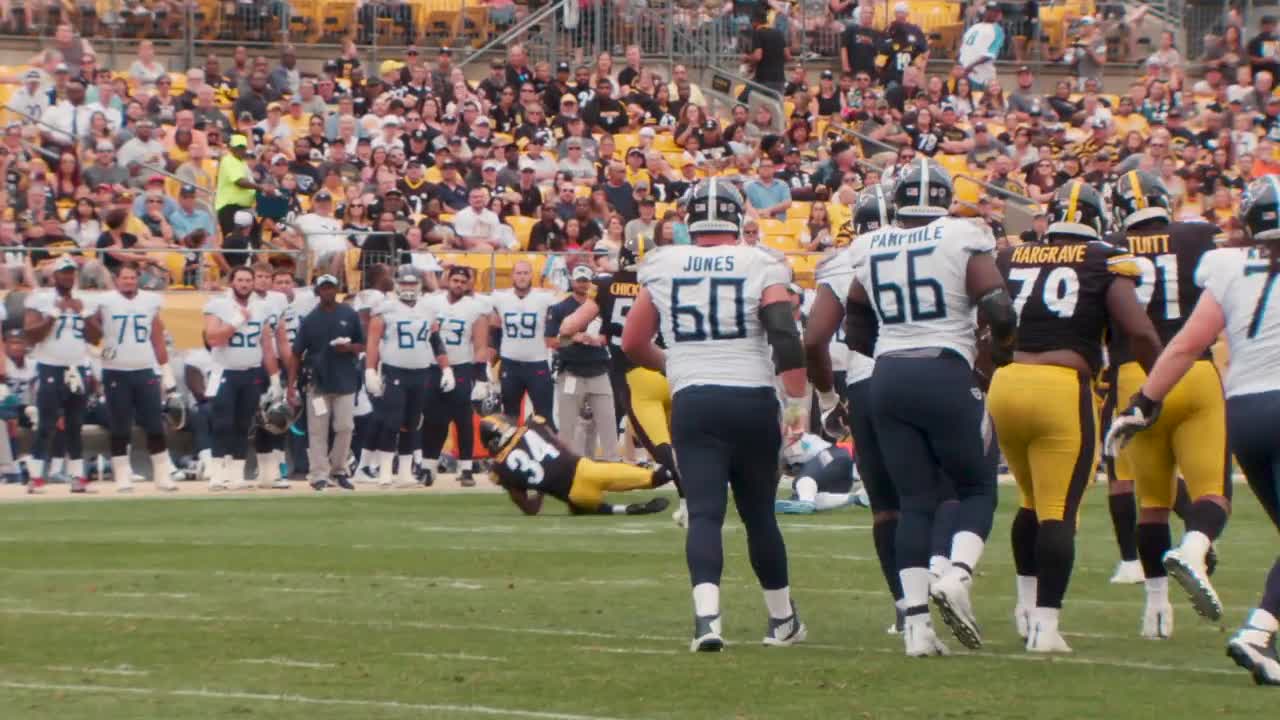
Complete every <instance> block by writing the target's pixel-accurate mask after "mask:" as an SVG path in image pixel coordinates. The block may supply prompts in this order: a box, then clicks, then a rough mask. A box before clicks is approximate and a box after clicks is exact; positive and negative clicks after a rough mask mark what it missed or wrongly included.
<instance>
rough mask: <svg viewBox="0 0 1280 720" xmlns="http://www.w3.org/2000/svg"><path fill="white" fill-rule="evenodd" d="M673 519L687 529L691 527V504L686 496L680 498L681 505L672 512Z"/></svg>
mask: <svg viewBox="0 0 1280 720" xmlns="http://www.w3.org/2000/svg"><path fill="white" fill-rule="evenodd" d="M671 521H672V522H674V523H675V524H676V525H678V526H680V527H682V528H684V529H685V530H688V529H689V504H688V503H687V502H686V501H685V499H684V498H680V507H678V508H676V511H675V512H673V513H671Z"/></svg>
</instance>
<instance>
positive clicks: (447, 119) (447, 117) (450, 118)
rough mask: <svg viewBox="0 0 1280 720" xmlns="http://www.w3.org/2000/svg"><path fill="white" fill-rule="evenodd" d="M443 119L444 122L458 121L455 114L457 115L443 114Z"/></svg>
mask: <svg viewBox="0 0 1280 720" xmlns="http://www.w3.org/2000/svg"><path fill="white" fill-rule="evenodd" d="M444 121H445V122H447V123H456V122H458V116H457V115H445V116H444Z"/></svg>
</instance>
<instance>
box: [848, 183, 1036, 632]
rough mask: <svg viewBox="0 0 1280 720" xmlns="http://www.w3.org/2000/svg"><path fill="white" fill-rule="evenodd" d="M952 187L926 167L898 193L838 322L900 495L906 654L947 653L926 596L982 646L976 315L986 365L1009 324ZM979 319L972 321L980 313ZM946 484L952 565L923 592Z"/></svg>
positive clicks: (983, 462)
mask: <svg viewBox="0 0 1280 720" xmlns="http://www.w3.org/2000/svg"><path fill="white" fill-rule="evenodd" d="M953 196H954V193H953V189H952V185H951V177H950V176H949V175H948V174H947V172H946V171H945V170H943V169H942V168H941V167H940V166H937V165H934V164H932V163H930V162H929V161H928V159H927V158H920V160H919V161H918V162H913V163H912V164H911V166H910V167H908V168H906V169H904V170H903V172H902V174H901V176H900V177H899V179H898V183H897V185H896V186H895V188H894V191H893V204H894V208H895V212H896V213H897V221H898V224H899V225H900V226H901V227H888V228H882V229H880V230H877V231H875V232H873V233H871V234H870V235H869V236H867V239H866V240H865V243H866V248H865V252H866V255H865V260H864V261H863V262H861V263H860V264H859V265H858V266H857V267H856V268H854V278H853V281H852V282H851V283H850V286H849V300H848V306H847V314H846V318H845V321H846V325H847V328H848V337H849V346H850V347H851V348H853V349H854V350H856V351H858V352H860V353H862V354H864V355H871V356H873V357H874V358H875V369H874V370H873V371H872V374H871V387H870V390H871V392H870V402H871V412H872V419H873V420H872V421H873V424H874V425H875V431H876V437H877V440H878V444H879V447H880V450H881V454H882V456H883V458H884V462H885V467H886V469H887V470H888V471H889V477H890V479H891V481H892V483H893V487H894V489H895V490H896V491H897V493H898V504H899V519H898V528H897V532H896V536H895V539H894V540H895V543H896V554H897V558H898V575H899V577H900V578H901V580H902V592H903V604H904V605H905V608H904V610H905V613H906V618H905V621H904V627H903V633H902V635H903V642H904V646H905V650H906V654H907V655H908V656H911V657H923V656H928V655H939V654H945V653H946V652H947V648H946V646H945V645H943V644H942V642H941V641H940V640H939V639H938V636H937V634H936V633H935V632H934V629H933V624H932V622H931V620H930V618H929V599H930V597H932V598H933V601H934V602H935V604H937V606H938V610H939V612H940V613H941V615H942V618H943V620H944V621H945V622H946V623H947V625H948V626H950V627H951V630H952V632H953V633H954V634H955V636H956V638H957V639H958V640H960V642H961V643H963V644H964V645H965V646H966V647H970V648H977V647H980V646H981V644H982V635H981V632H980V631H979V628H978V624H977V619H976V617H975V615H974V612H973V608H972V603H971V599H970V596H969V589H970V587H971V585H972V582H973V572H974V569H975V567H976V565H977V563H978V560H979V559H980V558H981V557H982V551H983V548H984V545H985V543H986V539H987V535H988V534H989V533H990V532H991V522H992V518H993V515H994V514H995V506H996V477H995V467H994V466H992V465H991V464H990V463H989V462H988V460H987V458H988V455H989V446H990V432H989V424H988V420H987V417H986V410H985V407H984V405H983V396H982V391H981V390H980V389H979V388H978V386H977V385H976V384H975V381H974V373H973V363H974V360H975V358H976V357H977V354H978V342H977V318H978V316H979V314H980V315H981V317H982V319H983V320H984V321H985V323H986V324H987V325H988V326H989V327H990V329H991V335H992V344H993V347H992V354H993V356H994V357H996V358H1003V359H1007V355H1008V353H1009V350H1010V349H1011V346H1012V343H1013V338H1014V333H1015V323H1016V319H1015V317H1014V312H1013V302H1012V300H1011V299H1010V297H1009V294H1008V292H1007V291H1006V290H1005V286H1004V281H1003V279H1002V278H1001V277H1000V272H999V270H997V269H996V265H995V259H994V258H993V257H992V252H993V251H994V250H995V238H994V237H993V236H992V234H991V231H990V230H989V229H988V228H987V227H986V226H985V225H978V224H976V223H973V222H970V221H968V220H960V219H952V218H948V217H946V215H947V212H948V208H949V207H950V206H951V201H952V198H953ZM975 311H977V312H975ZM947 478H951V480H952V481H954V486H955V487H954V490H955V494H956V498H957V500H958V501H959V504H958V505H956V506H954V521H953V523H952V527H951V529H949V530H948V533H947V534H949V535H951V536H952V538H953V539H952V542H951V551H950V556H949V560H950V567H949V568H947V569H946V571H945V573H944V574H942V576H941V577H939V578H937V579H936V580H933V581H932V582H931V581H930V573H929V558H930V544H931V542H930V541H931V537H932V535H933V528H934V524H935V517H934V516H935V513H936V511H937V508H938V505H939V502H940V501H941V500H942V499H943V498H942V497H941V495H942V494H943V493H945V492H948V491H949V490H950V487H949V486H950V483H949V482H948V481H947Z"/></svg>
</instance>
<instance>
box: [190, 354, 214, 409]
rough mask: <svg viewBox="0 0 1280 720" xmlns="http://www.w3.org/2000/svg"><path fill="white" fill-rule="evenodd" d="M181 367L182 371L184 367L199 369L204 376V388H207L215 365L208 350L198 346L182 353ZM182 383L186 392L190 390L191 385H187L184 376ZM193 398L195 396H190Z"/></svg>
mask: <svg viewBox="0 0 1280 720" xmlns="http://www.w3.org/2000/svg"><path fill="white" fill-rule="evenodd" d="M182 367H183V372H184V373H185V371H186V368H194V369H195V370H197V371H199V373H200V375H201V376H202V377H203V378H204V387H205V390H208V389H209V383H210V382H212V380H213V371H214V369H215V368H216V366H215V365H214V362H213V356H212V355H210V354H209V351H208V350H205V349H204V348H203V347H200V348H194V349H192V350H188V351H186V352H184V353H182ZM182 385H183V386H184V387H186V388H187V392H188V393H190V392H191V387H190V386H189V385H187V382H186V378H183V380H182ZM194 399H195V397H194V396H192V400H194Z"/></svg>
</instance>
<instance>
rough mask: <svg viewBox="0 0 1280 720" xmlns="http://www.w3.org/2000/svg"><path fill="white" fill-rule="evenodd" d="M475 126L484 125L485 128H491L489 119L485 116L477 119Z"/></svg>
mask: <svg viewBox="0 0 1280 720" xmlns="http://www.w3.org/2000/svg"><path fill="white" fill-rule="evenodd" d="M474 124H475V125H484V126H485V127H489V118H488V117H487V116H485V115H481V116H480V117H478V118H476V121H475V123H474Z"/></svg>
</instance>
